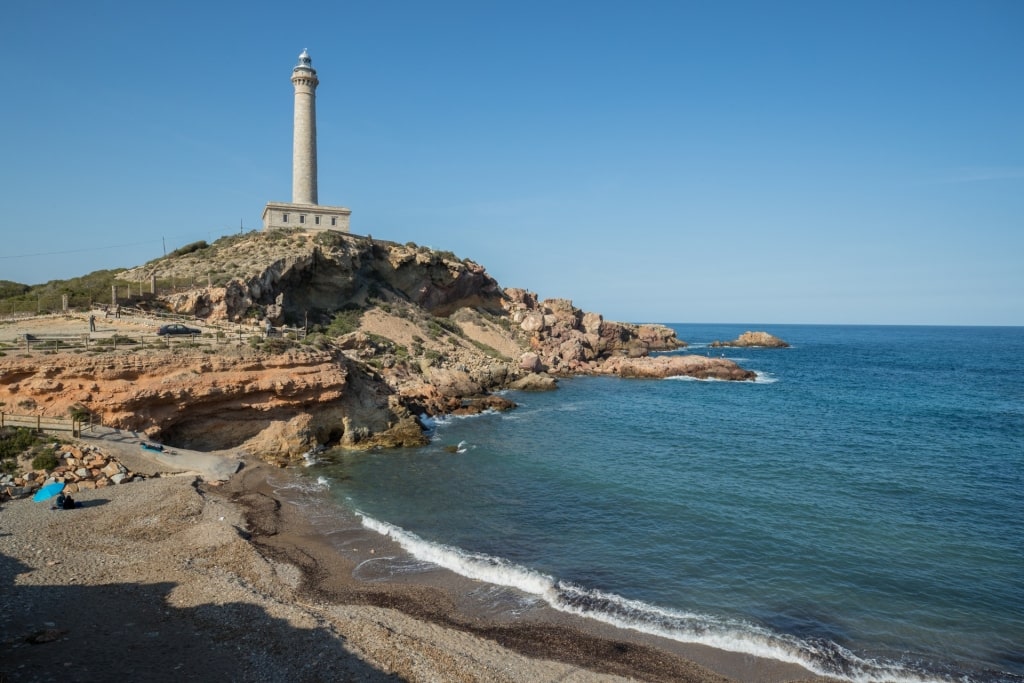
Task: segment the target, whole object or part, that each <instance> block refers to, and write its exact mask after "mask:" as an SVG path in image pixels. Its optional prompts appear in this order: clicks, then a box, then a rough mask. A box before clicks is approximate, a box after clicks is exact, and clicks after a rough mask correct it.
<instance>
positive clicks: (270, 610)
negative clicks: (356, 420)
mask: <svg viewBox="0 0 1024 683" xmlns="http://www.w3.org/2000/svg"><path fill="white" fill-rule="evenodd" d="M104 447H105V448H107V449H108V450H115V451H116V450H118V446H116V445H113V444H104ZM120 447H121V450H122V451H123V453H124V457H126V458H128V459H132V456H130V455H129V453H130V451H128V450H127V448H128V446H127V445H126V444H120ZM145 461H146V458H145V457H141V458H140V457H138V456H135V457H134V459H133V461H132V462H131V463H130V464H131V466H132V468H133V469H134V470H135V471H138V472H140V473H142V474H144V475H147V478H145V479H142V480H139V481H134V482H132V483H130V484H125V485H120V486H110V487H106V488H100V489H94V490H85V491H81V492H80V493H79V494H78V495H77V496H76V499H77V500H79V501H80V503H81V504H82V507H80V508H79V509H76V510H67V511H65V510H51V509H50V506H49V504H47V503H37V502H33V501H32V500H31V498H23V499H19V500H13V501H7V502H5V503H4V504H3V506H2V508H0V586H2V589H3V590H2V592H3V595H4V600H3V602H4V609H3V610H2V611H0V680H2V681H5V683H6V682H8V681H9V682H14V681H19V682H20V681H48V680H58V679H61V680H75V681H106V680H149V681H172V680H173V681H180V680H225V681H276V680H292V681H346V680H352V681H395V680H407V681H617V680H652V681H726V680H729V679H728V678H727V677H725V676H722V675H720V674H717V673H714V672H712V671H711V670H710V669H707V668H705V667H703V666H700V665H697V664H695V663H693V662H691V661H688V660H687V659H685V658H683V657H680V656H677V655H674V654H671V653H668V652H664V651H661V650H659V649H657V648H655V647H650V646H647V645H643V644H637V643H631V642H626V641H618V640H615V639H608V638H602V637H598V636H594V635H590V634H587V633H584V632H582V631H578V630H576V629H574V628H572V627H570V626H562V625H554V624H552V625H549V626H544V627H539V626H537V625H535V624H534V625H523V626H522V627H518V628H517V627H515V626H508V625H505V626H500V627H499V626H495V625H493V624H492V625H488V624H485V623H476V622H474V621H473V620H472V619H470V618H467V617H463V616H460V615H459V614H458V613H457V610H456V609H455V608H454V607H453V600H452V599H451V596H449V595H446V594H445V593H444V592H443V591H440V590H437V589H435V588H430V587H426V586H410V585H394V586H389V585H381V584H373V585H360V583H359V582H357V581H355V580H354V579H352V577H351V573H352V566H351V561H347V560H346V559H345V558H344V557H341V556H339V555H338V553H336V552H335V551H333V550H332V549H331V548H330V547H329V546H327V545H326V544H324V543H323V542H322V541H321V540H319V539H317V538H316V536H315V534H314V533H312V530H311V529H310V528H309V527H308V525H307V524H306V523H305V522H304V521H303V520H302V518H301V516H299V515H297V514H295V513H294V512H292V511H289V509H288V508H287V506H286V507H282V506H281V504H280V502H279V501H278V500H276V499H275V498H274V497H273V493H272V490H271V489H270V488H269V487H268V486H267V479H266V475H267V473H268V469H267V467H266V466H264V465H262V464H259V463H240V464H238V463H236V464H235V465H233V466H238V467H241V468H242V471H241V472H239V473H238V474H236V475H234V476H232V477H231V478H230V479H228V480H227V481H218V480H208V479H206V478H204V476H203V474H202V473H200V472H195V471H189V472H175V471H171V470H173V468H168V467H167V466H166V465H165V464H163V463H161V462H158V461H156V460H155V459H153V460H151V461H149V463H148V471H147V464H146V462H145ZM769 678H770V677H769Z"/></svg>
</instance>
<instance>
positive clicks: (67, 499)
mask: <svg viewBox="0 0 1024 683" xmlns="http://www.w3.org/2000/svg"><path fill="white" fill-rule="evenodd" d="M64 509H65V510H74V509H75V499H74V498H72V497H71V496H70V495H67V496H64Z"/></svg>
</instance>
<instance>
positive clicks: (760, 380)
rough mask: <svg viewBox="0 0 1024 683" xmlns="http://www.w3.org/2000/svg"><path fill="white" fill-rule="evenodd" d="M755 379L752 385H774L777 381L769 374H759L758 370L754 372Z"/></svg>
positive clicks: (777, 379) (776, 378)
mask: <svg viewBox="0 0 1024 683" xmlns="http://www.w3.org/2000/svg"><path fill="white" fill-rule="evenodd" d="M754 374H755V375H756V377H755V378H754V384H775V383H776V382H778V381H779V378H778V377H776V376H775V375H773V374H771V373H769V372H761V371H760V370H754Z"/></svg>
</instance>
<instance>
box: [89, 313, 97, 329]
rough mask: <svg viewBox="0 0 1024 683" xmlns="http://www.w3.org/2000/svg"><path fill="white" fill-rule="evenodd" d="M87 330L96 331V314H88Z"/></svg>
mask: <svg viewBox="0 0 1024 683" xmlns="http://www.w3.org/2000/svg"><path fill="white" fill-rule="evenodd" d="M89 331H90V332H95V331H96V316H95V315H90V316H89Z"/></svg>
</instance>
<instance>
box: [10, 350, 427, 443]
mask: <svg viewBox="0 0 1024 683" xmlns="http://www.w3.org/2000/svg"><path fill="white" fill-rule="evenodd" d="M49 359H50V361H49V362H51V363H52V365H39V364H37V362H36V361H35V359H32V358H27V359H26V358H17V359H15V358H9V357H5V358H0V401H3V402H5V403H7V404H9V405H17V404H18V403H21V402H25V401H31V402H33V403H34V404H35V405H36V406H37V407H38V410H39V411H40V412H42V413H43V414H48V415H67V414H68V410H69V409H70V408H71V407H72V406H84V407H86V408H87V409H88V410H89V411H90V412H92V413H93V414H94V415H96V416H97V417H98V418H99V419H100V420H101V421H102V423H103V424H104V425H107V426H110V427H115V428H119V429H127V430H133V431H140V432H144V433H145V434H146V435H147V436H149V437H151V438H154V439H158V440H160V441H162V442H164V443H167V444H169V445H177V446H181V447H186V448H197V449H202V450H220V449H225V448H234V447H240V446H243V445H246V446H247V447H249V448H251V449H253V450H258V451H265V452H270V453H286V454H300V453H303V452H305V451H306V450H309V449H310V448H311V447H313V446H316V445H317V444H321V443H330V442H340V443H343V444H346V445H354V444H359V443H364V444H365V445H375V444H376V443H377V442H376V441H375V439H379V440H380V442H381V443H388V444H392V443H396V442H397V443H400V444H401V445H412V444H413V443H423V441H424V440H423V437H422V431H421V430H420V429H419V428H418V427H417V429H416V431H417V434H418V440H417V439H411V438H410V434H409V432H410V430H409V424H408V423H409V421H410V420H411V421H413V422H415V418H413V417H412V415H411V414H410V413H409V412H408V410H406V409H405V408H404V406H402V404H401V403H400V402H398V401H395V400H394V399H393V396H392V395H393V391H392V390H391V389H390V387H388V385H387V384H386V383H385V382H383V381H381V380H379V379H374V378H373V377H372V376H370V375H368V374H367V373H366V371H365V370H364V369H362V368H361V367H360V366H358V365H356V364H354V363H352V362H351V361H349V360H348V359H347V358H346V357H345V356H344V355H342V354H340V353H331V352H324V351H316V350H312V349H294V350H290V351H288V352H286V353H282V354H278V355H266V354H263V355H255V354H251V353H237V354H228V353H224V354H218V355H205V354H202V353H195V354H178V353H175V352H171V351H159V350H154V351H151V352H144V353H138V354H125V355H121V356H97V357H82V356H73V355H70V354H64V355H62V356H60V357H56V356H51V357H49ZM392 430H397V431H396V432H395V433H394V434H391V433H390V432H391V431H392Z"/></svg>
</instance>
